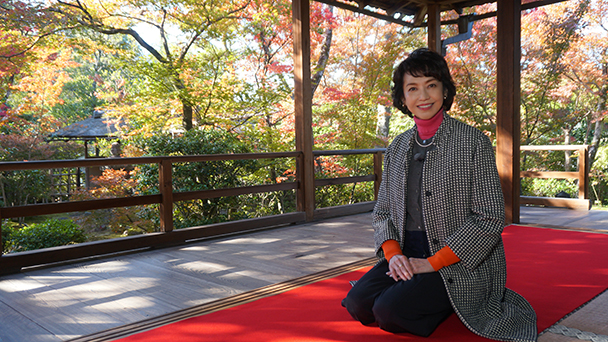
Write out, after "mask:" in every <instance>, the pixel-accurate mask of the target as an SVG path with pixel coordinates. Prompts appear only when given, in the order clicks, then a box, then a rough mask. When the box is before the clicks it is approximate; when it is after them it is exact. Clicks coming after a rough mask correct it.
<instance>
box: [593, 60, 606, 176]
mask: <svg viewBox="0 0 608 342" xmlns="http://www.w3.org/2000/svg"><path fill="white" fill-rule="evenodd" d="M602 76H604V77H603V79H604V84H603V86H602V91H600V100H599V103H598V105H597V112H598V114H599V117H598V119H597V121H596V122H595V129H594V131H593V139H592V140H591V146H589V170H591V168H592V167H593V163H594V162H595V156H596V155H597V150H598V149H599V148H600V141H601V138H602V132H603V130H604V118H603V117H602V113H604V112H605V111H606V107H607V103H606V102H608V63H604V64H603V65H602Z"/></svg>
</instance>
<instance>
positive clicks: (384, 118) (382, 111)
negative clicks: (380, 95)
mask: <svg viewBox="0 0 608 342" xmlns="http://www.w3.org/2000/svg"><path fill="white" fill-rule="evenodd" d="M377 118H378V120H377V121H376V136H377V137H378V138H380V139H382V140H384V141H385V142H386V141H387V139H388V135H389V132H390V124H391V107H387V106H383V105H378V116H377ZM385 145H386V144H385ZM376 147H386V146H376Z"/></svg>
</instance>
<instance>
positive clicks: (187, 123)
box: [182, 100, 193, 131]
mask: <svg viewBox="0 0 608 342" xmlns="http://www.w3.org/2000/svg"><path fill="white" fill-rule="evenodd" d="M182 111H183V119H182V121H183V123H184V129H185V130H186V131H189V130H191V129H192V113H193V110H192V105H191V104H190V103H188V101H186V100H182Z"/></svg>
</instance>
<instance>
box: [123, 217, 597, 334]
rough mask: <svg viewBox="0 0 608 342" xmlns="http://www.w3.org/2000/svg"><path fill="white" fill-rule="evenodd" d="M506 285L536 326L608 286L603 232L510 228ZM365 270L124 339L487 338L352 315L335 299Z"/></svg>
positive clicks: (451, 322)
mask: <svg viewBox="0 0 608 342" xmlns="http://www.w3.org/2000/svg"><path fill="white" fill-rule="evenodd" d="M503 238H504V243H505V250H506V254H507V264H508V277H509V278H508V279H509V280H508V284H507V286H508V287H509V288H511V289H513V290H515V291H516V292H519V293H520V294H522V295H523V296H524V297H526V299H528V300H529V301H530V303H531V304H532V306H533V307H534V309H535V310H536V313H537V315H538V329H539V332H541V331H542V330H544V329H546V328H548V327H549V326H551V325H552V324H554V323H555V322H556V321H557V320H559V319H560V318H562V317H563V316H564V315H566V314H568V313H569V312H571V311H572V310H574V309H576V308H577V307H579V306H580V305H581V304H583V303H585V302H587V301H588V300H590V299H591V298H593V297H594V296H596V295H597V294H599V293H600V292H601V291H603V290H604V289H605V288H606V287H607V286H608V258H607V256H608V235H606V234H595V233H582V232H572V231H564V230H554V229H542V228H530V227H518V226H510V227H507V228H505V231H504V233H503ZM364 271H365V270H359V271H356V272H352V273H348V274H345V275H341V276H338V277H336V278H332V279H328V280H323V281H320V282H317V283H314V284H310V285H306V286H303V287H300V288H297V289H295V290H291V291H288V292H285V293H282V294H278V295H275V296H271V297H267V298H263V299H260V300H257V301H254V302H251V303H248V304H243V305H240V306H237V307H233V308H230V309H225V310H222V311H218V312H214V313H210V314H207V315H203V316H199V317H194V318H190V319H186V320H183V321H180V322H177V323H173V324H169V325H166V326H163V327H160V328H157V329H154V330H150V331H147V332H143V333H140V334H136V335H132V336H129V337H127V338H124V339H121V340H119V341H121V342H134V341H146V342H154V341H159V342H160V341H163V342H166V341H179V342H193V341H209V342H211V341H213V342H219V341H239V342H243V341H251V342H261V341H270V342H283V341H302V342H304V341H305V342H311V341H319V342H320V341H361V342H363V341H380V340H381V341H387V342H390V341H451V342H464V341H467V342H469V341H489V340H487V339H485V338H482V337H479V336H477V335H475V334H473V333H471V332H470V331H469V330H467V329H466V327H465V326H464V325H463V324H462V323H461V322H460V321H459V320H458V318H457V317H456V315H455V314H453V315H452V316H451V317H450V318H448V320H447V321H446V322H444V323H442V325H441V326H439V328H438V329H437V330H436V331H435V332H434V333H433V334H432V335H431V336H430V337H428V338H419V337H414V336H412V335H409V334H399V335H394V334H390V333H387V332H384V331H382V330H380V329H378V328H375V327H365V326H362V325H361V324H359V323H358V322H355V321H353V320H352V319H351V317H350V316H349V314H348V313H347V312H346V310H345V309H344V308H342V307H341V306H340V301H341V300H342V298H343V297H344V296H345V295H346V293H347V292H348V290H349V289H350V285H349V284H348V281H349V280H355V279H358V278H359V277H360V276H361V275H362V274H363V273H364Z"/></svg>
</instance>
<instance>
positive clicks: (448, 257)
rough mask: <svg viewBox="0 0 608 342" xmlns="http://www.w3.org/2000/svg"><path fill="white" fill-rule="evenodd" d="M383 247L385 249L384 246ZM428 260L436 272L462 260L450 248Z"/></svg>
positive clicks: (447, 247) (445, 248) (440, 251)
mask: <svg viewBox="0 0 608 342" xmlns="http://www.w3.org/2000/svg"><path fill="white" fill-rule="evenodd" d="M385 243H386V242H385ZM382 246H383V247H384V244H383V245H382ZM385 253H386V252H385ZM427 260H428V261H429V262H430V263H431V266H433V269H434V270H435V271H439V270H440V269H441V268H442V267H446V266H450V265H452V264H455V263H457V262H459V261H460V258H459V257H458V256H456V254H454V252H453V251H452V249H451V248H450V246H445V247H443V248H442V249H440V250H439V252H437V253H435V255H433V256H432V257H430V258H428V259H427Z"/></svg>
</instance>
